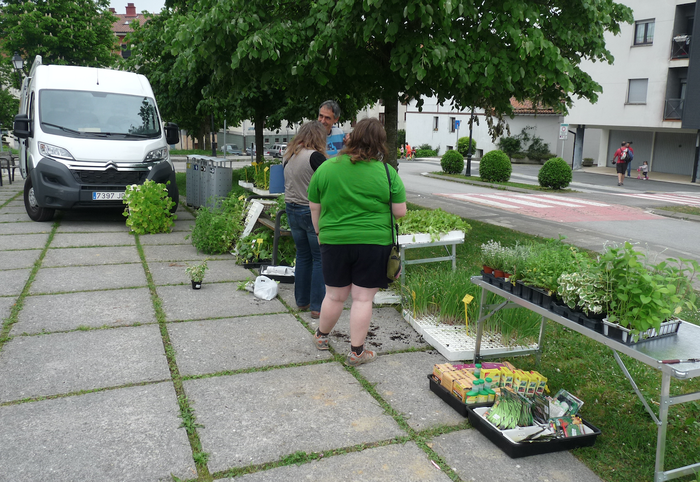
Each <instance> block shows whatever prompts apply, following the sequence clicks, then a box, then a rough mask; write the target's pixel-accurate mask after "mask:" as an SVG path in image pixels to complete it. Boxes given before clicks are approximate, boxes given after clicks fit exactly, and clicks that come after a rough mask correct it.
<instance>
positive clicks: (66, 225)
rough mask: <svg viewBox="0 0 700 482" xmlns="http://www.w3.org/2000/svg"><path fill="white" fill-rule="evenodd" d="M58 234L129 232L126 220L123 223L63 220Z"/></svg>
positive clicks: (57, 230)
mask: <svg viewBox="0 0 700 482" xmlns="http://www.w3.org/2000/svg"><path fill="white" fill-rule="evenodd" d="M56 232H57V233H99V232H104V233H107V232H124V233H128V232H129V226H127V225H126V218H124V220H123V221H121V222H115V221H112V222H110V221H98V220H95V221H89V220H65V219H62V220H61V224H60V225H59V226H58V228H57V229H56Z"/></svg>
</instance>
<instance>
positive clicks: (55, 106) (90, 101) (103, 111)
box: [39, 89, 160, 139]
mask: <svg viewBox="0 0 700 482" xmlns="http://www.w3.org/2000/svg"><path fill="white" fill-rule="evenodd" d="M39 121H40V123H41V129H42V130H43V131H44V132H46V133H50V134H55V135H59V136H61V135H62V136H67V137H93V138H96V137H107V136H110V137H111V136H115V137H117V138H148V139H151V138H158V137H160V122H159V121H158V112H157V111H156V106H155V101H154V100H153V99H151V98H148V97H142V96H136V95H124V94H110V93H105V92H84V91H76V90H49V89H44V90H42V91H41V92H40V93H39Z"/></svg>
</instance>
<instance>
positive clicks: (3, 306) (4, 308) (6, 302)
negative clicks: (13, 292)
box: [0, 296, 17, 322]
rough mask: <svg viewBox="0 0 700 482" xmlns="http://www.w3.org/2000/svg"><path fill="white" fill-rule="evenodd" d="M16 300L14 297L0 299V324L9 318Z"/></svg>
mask: <svg viewBox="0 0 700 482" xmlns="http://www.w3.org/2000/svg"><path fill="white" fill-rule="evenodd" d="M16 301H17V298H15V297H14V296H8V297H7V298H0V322H1V321H2V320H3V319H5V318H7V317H8V316H10V313H11V312H12V307H13V306H14V305H15V302H16Z"/></svg>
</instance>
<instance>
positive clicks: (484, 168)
mask: <svg viewBox="0 0 700 482" xmlns="http://www.w3.org/2000/svg"><path fill="white" fill-rule="evenodd" d="M512 172H513V166H511V164H510V159H509V158H508V155H507V154H506V153H505V152H503V151H491V152H489V153H488V154H486V155H485V156H484V157H482V158H481V162H480V163H479V176H480V177H481V180H482V181H486V182H489V181H494V182H506V181H508V180H509V179H510V175H511V173H512Z"/></svg>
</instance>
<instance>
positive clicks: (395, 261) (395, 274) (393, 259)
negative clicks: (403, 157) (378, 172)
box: [384, 163, 401, 283]
mask: <svg viewBox="0 0 700 482" xmlns="http://www.w3.org/2000/svg"><path fill="white" fill-rule="evenodd" d="M384 169H385V170H386V178H387V179H388V181H389V224H391V252H390V253H389V260H388V261H387V264H386V277H387V278H389V282H390V283H393V282H394V281H396V280H397V279H399V276H400V275H401V251H400V250H399V226H398V225H396V224H395V223H394V213H393V211H392V209H391V207H392V202H391V176H390V175H389V167H388V166H387V165H386V163H384ZM394 233H396V234H394Z"/></svg>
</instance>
